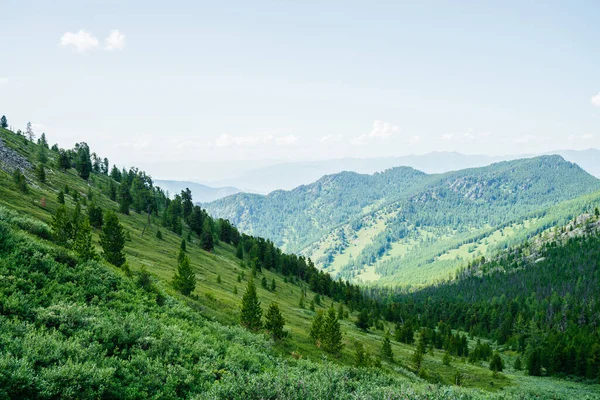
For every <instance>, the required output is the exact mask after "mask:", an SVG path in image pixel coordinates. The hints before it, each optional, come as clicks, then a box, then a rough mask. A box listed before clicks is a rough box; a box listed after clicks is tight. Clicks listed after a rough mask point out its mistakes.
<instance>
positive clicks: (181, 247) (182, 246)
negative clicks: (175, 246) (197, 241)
mask: <svg viewBox="0 0 600 400" xmlns="http://www.w3.org/2000/svg"><path fill="white" fill-rule="evenodd" d="M179 250H181V251H183V252H184V253H185V252H186V251H187V245H186V243H185V239H181V244H180V245H179Z"/></svg>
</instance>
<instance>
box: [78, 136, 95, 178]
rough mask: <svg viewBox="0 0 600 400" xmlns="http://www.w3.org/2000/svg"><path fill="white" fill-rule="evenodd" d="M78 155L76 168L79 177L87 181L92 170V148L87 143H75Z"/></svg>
mask: <svg viewBox="0 0 600 400" xmlns="http://www.w3.org/2000/svg"><path fill="white" fill-rule="evenodd" d="M75 149H76V156H75V169H76V170H77V173H78V174H79V177H80V178H82V179H85V180H86V181H87V180H88V179H89V177H90V173H91V172H92V161H91V159H90V148H89V146H88V145H87V143H83V142H82V143H77V144H76V145H75Z"/></svg>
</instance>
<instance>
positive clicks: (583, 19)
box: [0, 0, 600, 179]
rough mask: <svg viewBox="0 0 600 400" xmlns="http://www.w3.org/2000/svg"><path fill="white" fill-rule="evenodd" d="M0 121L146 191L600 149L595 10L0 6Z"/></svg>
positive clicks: (24, 2) (305, 4) (522, 5)
mask: <svg viewBox="0 0 600 400" xmlns="http://www.w3.org/2000/svg"><path fill="white" fill-rule="evenodd" d="M0 9H1V11H0V19H1V23H0V46H1V49H2V61H1V62H0V114H4V115H6V116H7V118H8V121H9V124H10V125H11V126H13V127H14V128H15V129H18V128H20V129H24V128H25V125H26V123H27V122H28V121H31V123H32V124H33V127H34V130H35V132H36V133H38V134H40V133H41V132H45V133H46V135H47V137H48V140H49V142H50V143H51V144H52V143H55V142H56V143H58V144H59V145H60V146H61V147H72V146H73V144H74V143H76V142H79V141H86V142H87V143H88V144H89V145H90V147H91V148H92V150H93V151H95V152H97V153H98V154H99V155H101V156H102V157H105V156H106V157H108V158H109V159H110V160H111V163H115V164H117V165H136V166H139V167H141V168H144V169H146V170H147V171H149V173H150V174H151V175H152V176H154V177H158V178H168V179H177V178H182V179H183V178H185V179H190V178H194V177H196V178H198V179H207V178H208V177H209V176H210V175H211V174H214V173H215V172H214V171H215V170H216V169H221V168H245V167H247V166H248V165H252V166H261V165H266V164H269V163H272V162H275V161H277V162H280V161H282V162H284V161H300V160H319V159H331V158H343V157H358V158H366V157H387V156H400V155H406V154H422V153H426V152H430V151H459V152H462V153H467V154H488V155H505V154H521V153H541V152H547V151H551V150H558V149H586V148H599V147H600V40H599V38H600V24H599V23H598V21H600V3H598V2H597V1H572V2H565V1H546V2H534V1H525V0H520V1H497V2H492V1H458V2H449V1H439V2H437V1H415V2H402V1H396V2H377V1H364V2H353V1H339V2H338V1H302V2H291V1H271V2H269V1H252V2H248V1H243V2H241V1H240V2H236V1H229V2H214V1H211V2H205V1H178V0H171V1H169V2H162V1H160V2H159V1H133V0H129V1H113V0H102V1H94V0H92V1H61V0H55V1H52V2H48V1H28V0H0Z"/></svg>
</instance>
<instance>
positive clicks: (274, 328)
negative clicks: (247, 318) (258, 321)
mask: <svg viewBox="0 0 600 400" xmlns="http://www.w3.org/2000/svg"><path fill="white" fill-rule="evenodd" d="M284 325H285V320H284V319H283V315H281V312H280V311H279V306H278V305H277V303H271V305H270V306H269V309H268V310H267V314H266V315H265V329H266V330H267V331H268V332H269V333H270V334H271V336H273V339H275V340H280V339H283V338H285V337H286V336H287V332H285V331H284V330H283V326H284Z"/></svg>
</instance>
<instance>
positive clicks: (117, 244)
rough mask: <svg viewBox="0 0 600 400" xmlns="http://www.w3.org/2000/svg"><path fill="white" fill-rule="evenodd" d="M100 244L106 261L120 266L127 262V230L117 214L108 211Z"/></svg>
mask: <svg viewBox="0 0 600 400" xmlns="http://www.w3.org/2000/svg"><path fill="white" fill-rule="evenodd" d="M100 245H101V246H102V250H103V255H104V258H105V259H106V261H108V262H109V263H111V264H113V265H116V266H117V267H120V266H121V265H123V264H124V263H125V254H123V248H124V247H125V231H124V230H123V227H122V226H121V223H120V222H119V218H118V217H117V214H115V213H114V212H113V211H108V212H107V213H106V217H105V218H104V225H103V226H102V231H101V232H100Z"/></svg>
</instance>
